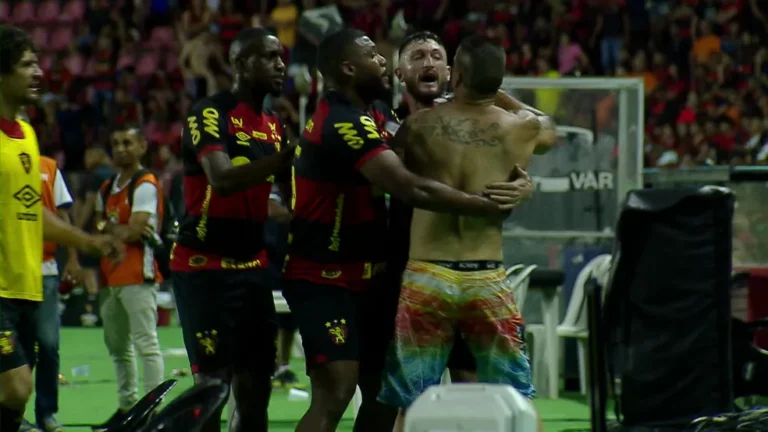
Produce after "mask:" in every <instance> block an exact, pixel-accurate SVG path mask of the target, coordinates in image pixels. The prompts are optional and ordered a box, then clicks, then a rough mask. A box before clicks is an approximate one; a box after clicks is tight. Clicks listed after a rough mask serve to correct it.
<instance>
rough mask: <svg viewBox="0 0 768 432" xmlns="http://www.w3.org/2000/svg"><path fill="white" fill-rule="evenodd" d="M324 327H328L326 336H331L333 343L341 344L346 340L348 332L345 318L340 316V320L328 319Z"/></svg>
mask: <svg viewBox="0 0 768 432" xmlns="http://www.w3.org/2000/svg"><path fill="white" fill-rule="evenodd" d="M325 328H327V329H328V336H330V337H331V341H333V343H334V344H336V345H343V344H344V343H346V342H347V335H348V334H349V330H348V329H347V320H345V319H343V318H342V319H340V320H333V321H328V322H326V323H325Z"/></svg>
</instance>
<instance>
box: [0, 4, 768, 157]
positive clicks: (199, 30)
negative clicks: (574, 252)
mask: <svg viewBox="0 0 768 432" xmlns="http://www.w3.org/2000/svg"><path fill="white" fill-rule="evenodd" d="M330 3H333V2H323V1H316V0H303V1H301V2H299V1H297V0H293V1H292V0H278V1H277V2H275V1H268V0H262V1H261V2H256V3H255V6H254V5H252V4H251V3H248V2H236V1H234V0H221V1H218V0H211V1H207V2H203V1H202V0H191V1H189V2H186V1H183V2H179V4H175V2H173V1H170V0H153V1H152V2H131V1H118V2H114V1H109V2H108V1H106V0H91V1H89V2H86V1H85V0H67V1H64V2H60V1H59V0H44V1H41V2H37V1H35V0H16V1H12V2H3V4H2V5H0V21H1V22H10V23H13V24H14V25H17V26H20V27H22V28H25V29H28V30H29V31H30V33H31V34H32V36H33V38H34V40H35V41H36V43H37V44H38V46H40V47H41V48H42V49H43V52H44V55H43V58H42V65H43V68H44V70H45V72H46V93H47V94H46V97H45V98H43V102H42V103H41V104H40V106H38V107H35V108H32V109H31V110H30V113H29V115H30V119H31V120H32V123H33V125H34V126H35V128H36V130H37V131H38V134H39V136H40V137H41V140H40V142H41V145H42V146H44V152H45V153H47V154H52V155H54V154H55V155H57V159H58V160H59V162H61V163H62V166H63V167H64V168H65V169H66V170H78V169H82V168H83V155H84V152H85V149H86V148H88V147H92V146H103V145H104V143H105V140H106V131H107V130H109V127H111V126H113V125H115V124H121V123H125V122H136V121H140V122H141V123H143V124H144V127H145V132H146V134H147V136H148V137H149V140H150V141H151V143H152V144H153V145H154V150H155V151H154V152H152V153H153V154H154V155H155V156H154V157H153V160H154V163H155V165H156V168H162V167H163V166H164V165H166V164H168V163H169V161H171V162H170V163H171V165H172V166H173V163H172V161H173V158H171V157H170V156H169V155H168V154H167V153H168V152H165V151H162V150H159V149H161V148H163V147H166V146H167V147H169V149H171V150H176V149H177V148H178V142H179V136H180V130H181V121H180V120H181V116H182V114H181V113H184V112H186V111H187V110H188V108H189V107H190V103H191V102H192V101H193V100H196V99H197V98H199V97H201V96H205V95H207V94H213V93H215V92H216V91H218V90H219V89H222V88H226V86H227V85H228V81H229V79H230V78H229V66H228V59H227V56H226V55H225V53H226V50H227V47H228V44H229V43H230V41H231V39H232V38H233V37H234V35H235V34H236V33H237V31H238V30H239V29H241V28H243V27H245V26H264V27H267V28H271V29H274V31H275V33H276V35H277V36H278V37H279V38H280V40H281V41H282V42H283V44H284V45H285V46H286V47H287V48H288V50H286V54H285V60H286V62H288V63H289V64H294V65H295V64H307V65H308V66H309V67H310V69H311V70H313V69H314V53H315V47H314V45H313V44H312V43H311V42H310V41H309V40H308V39H307V38H306V37H304V36H303V35H302V33H301V32H300V31H299V25H298V23H299V17H300V16H301V14H302V13H303V11H305V10H307V9H310V8H314V7H320V6H327V4H330ZM336 6H337V7H338V10H339V13H340V15H341V17H342V18H343V19H344V20H345V22H347V23H349V24H351V25H352V26H354V27H356V28H359V29H361V30H363V31H365V32H366V33H367V34H369V35H371V36H372V38H373V39H375V41H376V42H377V44H378V45H379V46H380V47H382V48H381V49H382V52H385V53H386V52H389V53H391V52H392V51H393V48H392V47H393V46H394V44H393V43H391V41H394V40H396V39H397V38H398V37H401V35H402V34H403V25H402V24H403V23H405V24H406V25H407V26H408V27H410V28H420V29H429V30H432V31H435V32H437V33H438V34H441V35H442V37H443V39H444V41H445V43H446V45H447V47H448V52H449V58H450V56H451V55H452V52H453V50H455V47H456V46H457V44H458V42H459V41H460V40H461V38H462V37H463V36H466V35H467V34H471V33H475V32H479V33H484V34H486V35H487V36H489V37H491V38H495V39H498V40H499V41H500V42H501V43H502V44H503V46H504V47H505V49H506V51H507V53H508V59H507V65H508V69H509V73H510V74H513V75H515V76H542V77H549V78H557V77H561V76H584V75H601V76H603V75H604V76H628V77H641V78H643V80H644V82H645V90H646V111H647V112H646V121H647V122H646V165H647V166H657V165H663V166H677V165H679V166H693V165H701V164H729V163H730V164H764V163H766V161H768V135H766V134H767V133H768V122H766V121H764V118H766V115H767V114H768V112H767V111H768V94H767V93H766V86H767V85H768V82H767V81H766V78H765V75H764V72H766V68H767V67H768V63H767V62H766V60H768V48H765V47H764V46H761V43H762V42H764V41H765V40H766V36H767V35H768V21H767V20H766V18H765V16H766V15H765V14H766V13H767V12H768V7H766V6H765V5H763V6H760V5H759V4H758V2H757V0H651V1H646V0H547V1H540V0H507V1H488V0H485V1H483V0H473V1H466V2H462V1H448V0H420V1H403V0H389V1H388V0H377V1H369V2H366V1H364V0H340V1H338V2H337V5H336ZM388 57H391V56H388ZM297 101H298V95H297V91H296V89H295V87H292V86H291V85H287V86H286V90H285V94H284V96H283V97H281V98H279V99H276V100H275V101H274V102H273V105H274V107H275V108H276V109H277V110H278V111H279V112H280V113H281V115H282V116H283V117H284V119H285V120H286V121H287V122H288V124H289V125H290V126H291V128H292V130H293V132H294V133H295V131H296V130H297V128H298V118H299V115H298V109H297V106H298V104H297ZM158 153H159V155H158Z"/></svg>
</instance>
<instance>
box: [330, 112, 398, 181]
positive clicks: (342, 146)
mask: <svg viewBox="0 0 768 432" xmlns="http://www.w3.org/2000/svg"><path fill="white" fill-rule="evenodd" d="M329 117H330V118H328V120H327V122H326V124H325V130H324V133H323V135H324V138H328V139H324V140H323V141H324V142H323V145H327V146H329V147H332V148H331V150H332V151H333V152H334V153H335V154H336V155H337V156H338V157H339V159H340V160H339V162H341V163H342V164H344V165H345V166H352V167H354V168H355V169H356V170H359V169H360V168H361V167H362V166H363V165H365V163H366V162H368V161H369V160H371V159H372V158H373V157H374V156H376V155H378V154H379V153H381V152H383V151H385V150H389V146H387V145H386V144H385V142H384V139H383V138H382V136H381V133H380V132H379V129H378V125H377V124H376V121H375V120H374V119H373V118H372V117H371V116H370V115H368V114H367V113H361V112H360V111H357V112H355V111H354V110H350V109H342V110H332V111H331V114H330V116H329Z"/></svg>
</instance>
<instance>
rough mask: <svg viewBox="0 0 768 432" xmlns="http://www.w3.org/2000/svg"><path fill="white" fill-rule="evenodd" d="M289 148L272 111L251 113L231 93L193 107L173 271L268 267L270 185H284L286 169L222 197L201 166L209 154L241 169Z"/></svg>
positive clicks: (185, 148)
mask: <svg viewBox="0 0 768 432" xmlns="http://www.w3.org/2000/svg"><path fill="white" fill-rule="evenodd" d="M284 145H287V140H286V135H285V133H284V128H283V125H282V124H281V123H280V119H279V118H278V116H277V115H276V114H274V113H272V112H270V111H267V110H265V111H263V112H258V113H257V112H255V111H254V110H253V109H252V108H251V107H250V106H249V105H247V104H245V103H242V102H240V101H239V100H238V99H237V98H236V97H235V95H234V94H232V93H231V92H229V91H225V92H221V93H218V94H216V95H214V96H211V97H209V98H205V99H203V100H201V101H199V102H198V103H196V104H195V106H194V107H193V108H192V110H191V112H190V114H189V116H188V117H187V120H186V125H185V127H184V130H183V132H182V160H183V162H184V206H185V214H184V216H183V218H182V219H181V222H180V223H179V234H178V239H177V241H176V245H175V246H174V249H173V253H172V254H171V270H174V271H192V270H198V269H233V270H236V269H246V268H260V267H265V266H266V264H267V263H266V254H265V252H264V221H265V220H266V218H267V207H268V200H269V194H270V192H271V190H272V184H273V183H275V182H283V181H285V182H288V181H289V180H290V170H286V171H285V172H284V173H281V174H280V175H278V176H277V178H274V177H272V178H270V179H268V180H267V181H266V182H264V183H262V184H258V185H256V186H253V187H251V188H250V189H248V190H245V191H241V192H236V193H234V194H232V195H229V196H221V195H219V194H217V193H216V191H215V190H213V188H212V187H211V184H210V182H209V181H208V177H207V176H206V175H205V172H204V171H203V166H202V165H201V160H202V157H203V156H204V155H205V154H207V153H209V152H212V151H221V152H225V153H227V154H228V155H229V157H230V159H231V160H232V164H233V165H243V164H246V163H249V162H251V161H253V160H256V159H259V158H262V157H265V156H268V155H271V154H274V153H276V152H278V151H280V148H281V146H284Z"/></svg>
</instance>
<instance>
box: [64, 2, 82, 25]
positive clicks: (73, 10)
mask: <svg viewBox="0 0 768 432" xmlns="http://www.w3.org/2000/svg"><path fill="white" fill-rule="evenodd" d="M61 15H62V17H67V18H68V19H71V20H74V21H82V20H83V18H84V17H85V1H84V0H69V1H68V2H67V3H65V4H64V9H63V10H62V14H61Z"/></svg>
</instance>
